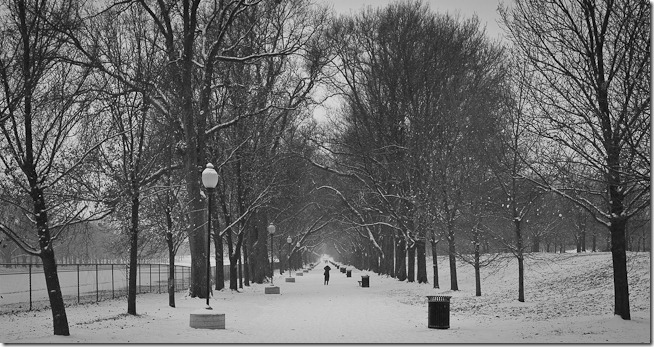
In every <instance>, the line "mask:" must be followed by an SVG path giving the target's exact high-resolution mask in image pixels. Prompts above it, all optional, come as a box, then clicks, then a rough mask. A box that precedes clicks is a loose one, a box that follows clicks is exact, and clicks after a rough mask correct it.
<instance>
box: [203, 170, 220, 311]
mask: <svg viewBox="0 0 654 347" xmlns="http://www.w3.org/2000/svg"><path fill="white" fill-rule="evenodd" d="M202 184H203V185H204V187H205V188H207V195H209V206H208V212H209V213H208V219H207V307H206V308H207V310H211V309H212V308H211V306H210V305H209V293H210V292H211V277H210V276H211V275H210V273H211V262H210V258H211V253H210V252H211V200H212V197H213V190H214V188H216V185H218V173H217V172H216V170H214V169H213V165H211V163H208V164H207V167H206V168H205V169H204V171H202Z"/></svg>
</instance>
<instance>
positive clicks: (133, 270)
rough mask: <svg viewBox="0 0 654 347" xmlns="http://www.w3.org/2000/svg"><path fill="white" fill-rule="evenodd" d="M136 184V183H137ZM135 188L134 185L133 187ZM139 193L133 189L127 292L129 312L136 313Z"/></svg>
mask: <svg viewBox="0 0 654 347" xmlns="http://www.w3.org/2000/svg"><path fill="white" fill-rule="evenodd" d="M135 184H136V183H135ZM132 189H134V187H133V188H132ZM138 223H139V195H138V193H136V191H135V190H133V191H132V215H131V226H130V231H129V236H130V246H129V284H128V288H129V289H128V293H127V313H128V314H131V315H136V276H137V270H138V240H139V229H138Z"/></svg>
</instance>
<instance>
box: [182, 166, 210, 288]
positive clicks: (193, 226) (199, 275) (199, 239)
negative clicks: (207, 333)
mask: <svg viewBox="0 0 654 347" xmlns="http://www.w3.org/2000/svg"><path fill="white" fill-rule="evenodd" d="M186 161H187V163H186V164H187V165H186V167H185V169H186V170H189V171H191V173H192V174H187V175H186V181H187V182H186V186H187V188H186V189H187V191H188V192H189V194H188V195H189V196H193V197H195V198H190V201H189V210H190V212H189V219H190V221H191V223H190V226H189V229H188V230H187V234H188V243H189V249H190V251H191V269H192V270H191V278H190V283H189V295H190V296H191V297H192V298H196V297H197V298H203V299H204V298H206V297H207V256H208V254H207V245H206V242H207V231H206V228H202V226H203V225H205V218H206V217H205V215H206V210H207V207H206V206H205V204H204V200H202V199H200V184H199V179H198V178H199V177H200V174H199V173H198V169H197V167H196V165H195V162H193V163H190V162H189V161H190V159H187V160H186Z"/></svg>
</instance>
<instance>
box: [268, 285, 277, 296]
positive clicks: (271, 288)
mask: <svg viewBox="0 0 654 347" xmlns="http://www.w3.org/2000/svg"><path fill="white" fill-rule="evenodd" d="M265 292H266V294H279V287H277V286H273V287H266V289H265Z"/></svg>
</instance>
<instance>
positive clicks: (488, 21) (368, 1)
mask: <svg viewBox="0 0 654 347" xmlns="http://www.w3.org/2000/svg"><path fill="white" fill-rule="evenodd" d="M395 1H401V0H320V1H318V3H320V4H322V3H325V4H331V5H333V8H334V10H336V11H337V12H339V13H344V14H347V13H350V12H359V11H360V10H361V9H362V8H364V7H367V6H373V7H384V6H386V5H388V4H390V3H392V2H395ZM422 1H423V3H426V4H428V6H429V7H430V8H431V9H432V11H435V12H440V13H443V12H449V13H452V14H455V13H457V12H459V13H460V14H461V16H462V17H466V18H468V17H472V15H473V14H477V17H479V20H480V21H481V24H482V26H483V25H484V24H485V25H486V32H487V33H488V36H489V37H490V38H498V37H501V36H503V33H502V29H500V27H499V25H498V24H497V22H498V21H499V20H500V16H499V14H498V13H497V6H498V5H499V4H500V3H506V2H507V1H508V0H422Z"/></svg>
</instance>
